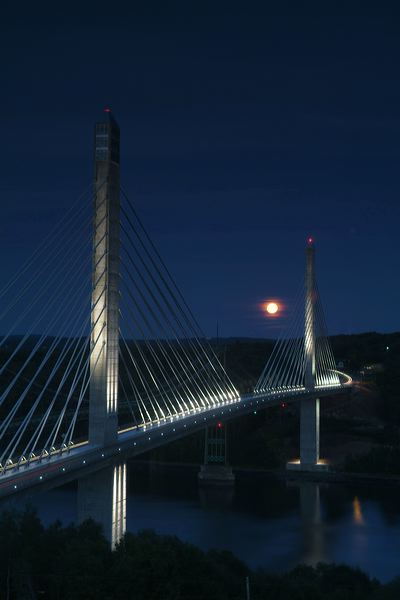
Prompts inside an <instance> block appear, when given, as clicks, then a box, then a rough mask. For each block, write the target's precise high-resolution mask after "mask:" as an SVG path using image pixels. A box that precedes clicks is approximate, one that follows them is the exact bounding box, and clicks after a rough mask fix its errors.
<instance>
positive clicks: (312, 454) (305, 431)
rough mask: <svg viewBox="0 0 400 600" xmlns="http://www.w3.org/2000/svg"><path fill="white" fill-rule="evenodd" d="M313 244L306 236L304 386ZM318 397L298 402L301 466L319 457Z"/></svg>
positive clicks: (309, 384) (311, 360) (310, 385)
mask: <svg viewBox="0 0 400 600" xmlns="http://www.w3.org/2000/svg"><path fill="white" fill-rule="evenodd" d="M316 299H317V293H316V287H315V246H314V241H313V239H312V238H308V240H307V247H306V274H305V314H304V345H305V347H304V350H305V361H306V365H305V382H304V383H305V387H306V389H307V390H309V391H313V390H314V389H315V379H316V377H315V321H316V315H315V310H316ZM319 423H320V416H319V398H306V399H303V400H301V403H300V464H301V466H302V467H303V468H306V469H307V468H310V467H314V466H315V465H317V463H318V461H319Z"/></svg>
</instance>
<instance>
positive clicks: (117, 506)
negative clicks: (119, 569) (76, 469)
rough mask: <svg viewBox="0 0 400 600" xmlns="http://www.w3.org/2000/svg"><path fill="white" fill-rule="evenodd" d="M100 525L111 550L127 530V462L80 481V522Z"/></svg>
mask: <svg viewBox="0 0 400 600" xmlns="http://www.w3.org/2000/svg"><path fill="white" fill-rule="evenodd" d="M87 519H93V521H96V523H100V525H101V526H102V529H103V533H104V536H105V537H106V538H107V540H109V542H110V544H111V548H115V546H116V545H117V543H118V542H119V541H120V540H121V539H122V538H123V536H124V534H125V531H126V463H120V464H117V465H114V466H111V467H107V468H105V469H103V470H102V471H97V472H96V473H93V474H91V475H89V476H88V477H84V478H82V479H79V480H78V522H79V523H83V521H86V520H87Z"/></svg>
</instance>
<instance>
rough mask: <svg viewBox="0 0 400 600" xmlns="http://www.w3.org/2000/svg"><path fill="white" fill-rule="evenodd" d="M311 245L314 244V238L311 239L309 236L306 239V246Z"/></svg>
mask: <svg viewBox="0 0 400 600" xmlns="http://www.w3.org/2000/svg"><path fill="white" fill-rule="evenodd" d="M313 243H314V238H313V237H311V236H310V237H308V238H307V244H308V245H309V246H312V244H313Z"/></svg>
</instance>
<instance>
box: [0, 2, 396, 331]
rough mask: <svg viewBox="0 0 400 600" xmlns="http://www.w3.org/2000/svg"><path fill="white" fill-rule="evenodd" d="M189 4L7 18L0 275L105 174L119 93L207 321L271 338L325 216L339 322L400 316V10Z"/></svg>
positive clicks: (133, 141)
mask: <svg viewBox="0 0 400 600" xmlns="http://www.w3.org/2000/svg"><path fill="white" fill-rule="evenodd" d="M88 4H90V3H88ZM160 4H161V3H160ZM191 4H193V3H186V5H185V4H182V5H179V6H178V5H177V4H174V3H165V4H163V8H162V9H161V8H160V7H157V5H153V8H152V9H150V8H148V9H136V8H132V9H130V10H129V9H126V8H122V5H120V7H119V6H118V3H116V2H113V3H112V4H110V3H108V7H107V10H106V9H104V10H102V8H101V6H100V5H99V4H98V3H96V5H93V6H92V7H87V8H86V9H82V10H83V11H86V12H78V11H76V12H74V11H73V9H72V8H71V9H70V13H66V14H64V15H63V16H62V18H61V17H60V16H55V15H52V14H50V13H49V12H47V10H46V11H45V10H44V9H43V10H42V11H41V10H40V8H38V7H37V6H35V10H32V12H31V14H28V13H27V12H25V11H24V7H23V6H21V7H20V14H19V15H16V14H6V13H5V14H4V15H3V16H4V18H2V22H1V25H0V29H1V31H0V38H1V41H0V45H1V63H2V69H1V79H2V85H1V90H2V92H1V107H2V110H1V117H0V119H1V139H2V144H1V164H2V168H1V173H2V176H1V182H0V207H1V223H0V252H1V255H2V257H3V259H2V269H1V280H2V281H6V280H7V279H8V277H9V276H11V275H12V273H13V271H14V270H15V269H16V268H17V267H18V265H19V264H20V263H21V262H22V261H23V260H24V258H25V257H26V256H27V255H29V253H30V252H32V250H33V249H34V248H35V247H36V245H37V244H38V242H39V241H40V239H41V237H42V236H43V235H44V234H45V232H46V231H48V229H49V228H50V227H51V226H52V224H53V223H54V222H55V221H56V220H57V218H58V217H59V216H60V215H61V214H62V213H63V212H64V211H65V210H66V208H67V207H68V204H69V203H70V202H72V200H73V199H75V198H76V196H77V195H78V194H79V193H80V191H81V190H82V189H83V188H85V187H86V186H87V185H88V184H89V183H90V181H91V177H92V135H93V124H94V122H95V121H96V120H98V119H99V117H100V118H101V116H102V113H101V109H102V108H103V106H105V105H110V106H111V107H112V108H113V112H114V114H115V116H116V118H117V120H118V121H119V124H120V127H121V139H122V181H123V185H124V187H125V188H126V190H127V191H128V193H129V195H130V197H131V199H132V200H133V201H134V202H135V204H136V207H137V209H138V211H139V213H140V214H141V216H142V218H143V221H144V222H145V224H146V226H147V229H148V230H149V232H150V234H151V235H152V237H153V239H154V241H155V242H156V244H157V245H158V247H159V248H160V250H161V253H162V255H163V256H164V258H165V260H166V262H167V263H168V265H169V266H170V268H171V271H172V272H173V273H174V275H175V278H176V279H177V281H178V283H179V284H180V286H181V288H182V290H183V292H184V294H185V296H186V298H187V299H188V301H189V303H190V305H191V306H192V308H193V311H194V313H195V314H196V315H197V317H198V320H199V321H200V323H201V325H202V326H203V329H204V330H205V331H206V333H207V334H209V335H212V334H214V333H215V329H216V321H217V320H218V321H219V324H220V333H221V334H222V335H226V336H227V335H249V336H267V335H272V334H273V332H274V331H275V330H273V329H271V327H270V326H269V324H268V322H267V321H266V320H265V319H262V318H260V315H259V312H258V310H257V303H258V302H260V301H261V300H263V299H265V298H268V297H282V298H283V299H284V300H285V301H286V303H287V304H288V305H289V307H290V302H291V298H292V297H293V295H294V293H295V291H296V289H297V288H298V285H299V282H300V281H301V278H302V276H303V259H304V246H305V239H306V237H307V235H309V234H310V233H311V234H312V235H313V236H314V237H315V240H316V245H317V251H318V256H317V259H318V277H319V287H320V291H321V295H322V299H323V302H324V306H325V313H326V316H327V321H328V325H329V329H330V331H331V332H332V333H339V332H343V333H351V332H357V331H366V330H378V331H393V330H398V329H400V317H399V314H398V306H399V304H400V284H399V276H398V274H399V271H400V248H399V217H400V203H399V197H400V178H399V159H400V142H399V134H400V108H399V107H400V80H399V68H398V65H399V61H400V36H399V26H400V20H399V17H398V15H397V14H395V13H394V12H392V13H391V12H390V11H389V10H388V11H387V12H386V13H384V12H383V9H382V12H381V13H380V14H376V12H372V11H368V9H367V7H366V5H363V8H360V6H362V5H361V4H359V3H357V4H355V3H354V4H353V3H352V2H348V3H346V4H345V6H346V10H343V11H342V12H340V11H339V10H337V11H336V12H335V13H331V14H328V13H326V14H323V13H322V12H321V8H320V9H319V12H318V5H317V4H315V5H311V4H308V3H298V2H296V3H292V4H291V5H290V4H286V5H285V14H283V12H282V14H279V13H278V12H276V11H275V12H274V11H273V10H272V9H271V10H269V9H268V8H265V6H264V8H262V6H263V5H264V4H267V5H268V4H269V3H257V4H252V3H251V2H250V3H246V4H245V3H242V6H241V7H239V6H238V5H234V4H232V3H231V4H225V3H219V2H215V3H214V4H213V5H211V4H210V5H207V4H204V3H198V11H196V9H195V8H193V7H192V6H191ZM196 4H197V3H196ZM300 4H302V7H300V6H299V5H300ZM319 4H321V3H319ZM94 6H96V7H97V9H96V11H94V10H93V7H94ZM388 6H390V4H388ZM392 6H394V3H392ZM316 7H317V8H316ZM357 7H358V8H357ZM346 11H347V12H346Z"/></svg>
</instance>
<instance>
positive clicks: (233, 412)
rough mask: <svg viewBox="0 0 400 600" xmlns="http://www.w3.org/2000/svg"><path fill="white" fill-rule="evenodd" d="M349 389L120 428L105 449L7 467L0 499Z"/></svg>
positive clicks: (285, 393) (74, 450)
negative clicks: (255, 414)
mask: <svg viewBox="0 0 400 600" xmlns="http://www.w3.org/2000/svg"><path fill="white" fill-rule="evenodd" d="M350 389H351V385H350V384H348V385H339V386H338V385H336V386H331V387H324V388H319V389H316V390H314V391H311V392H310V391H308V390H305V389H304V388H303V389H296V390H281V391H275V392H272V393H271V392H270V393H268V394H264V393H252V394H246V395H243V396H241V397H240V398H239V399H238V400H234V401H230V402H226V403H220V404H218V405H217V406H214V407H212V408H210V407H207V408H204V409H198V410H195V411H193V412H191V413H189V414H185V415H183V416H178V417H171V418H168V419H166V420H165V421H160V422H158V423H154V424H150V425H146V426H141V427H131V428H128V429H125V430H122V431H120V432H119V435H118V442H117V443H116V444H113V445H110V446H107V447H99V446H93V445H89V444H88V443H87V442H81V443H80V444H77V445H76V446H73V447H71V448H69V449H66V450H64V451H62V452H60V451H58V452H55V453H53V454H51V455H49V456H47V457H43V458H37V459H35V460H32V461H30V462H29V463H26V464H22V465H20V466H15V467H9V468H7V470H5V471H3V473H2V474H1V475H0V498H3V497H6V496H9V495H11V494H15V493H21V492H22V491H24V490H27V489H30V488H33V487H37V486H44V485H47V486H49V487H53V486H57V485H62V484H63V483H66V482H67V481H72V480H74V479H77V478H78V477H79V476H82V475H83V473H89V472H94V471H97V470H99V469H102V468H104V467H106V466H108V465H109V464H110V463H112V462H114V461H115V460H126V459H127V458H130V457H133V456H137V455H140V454H142V453H144V452H147V451H149V450H152V449H153V448H156V447H158V446H162V445H164V444H167V443H169V442H171V441H174V440H177V439H179V438H181V437H184V436H186V435H189V434H191V433H194V432H195V431H199V430H201V429H204V427H206V426H209V425H213V424H215V423H217V422H218V421H221V420H224V421H226V420H229V419H233V418H236V417H239V416H241V415H245V414H248V413H250V412H252V411H254V410H255V409H257V408H266V407H270V406H276V405H279V404H280V403H281V402H282V401H285V402H296V401H299V400H301V399H302V398H312V397H324V396H330V395H333V394H334V395H336V394H343V393H347V392H348V391H349V390H350ZM49 484H50V485H49Z"/></svg>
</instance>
